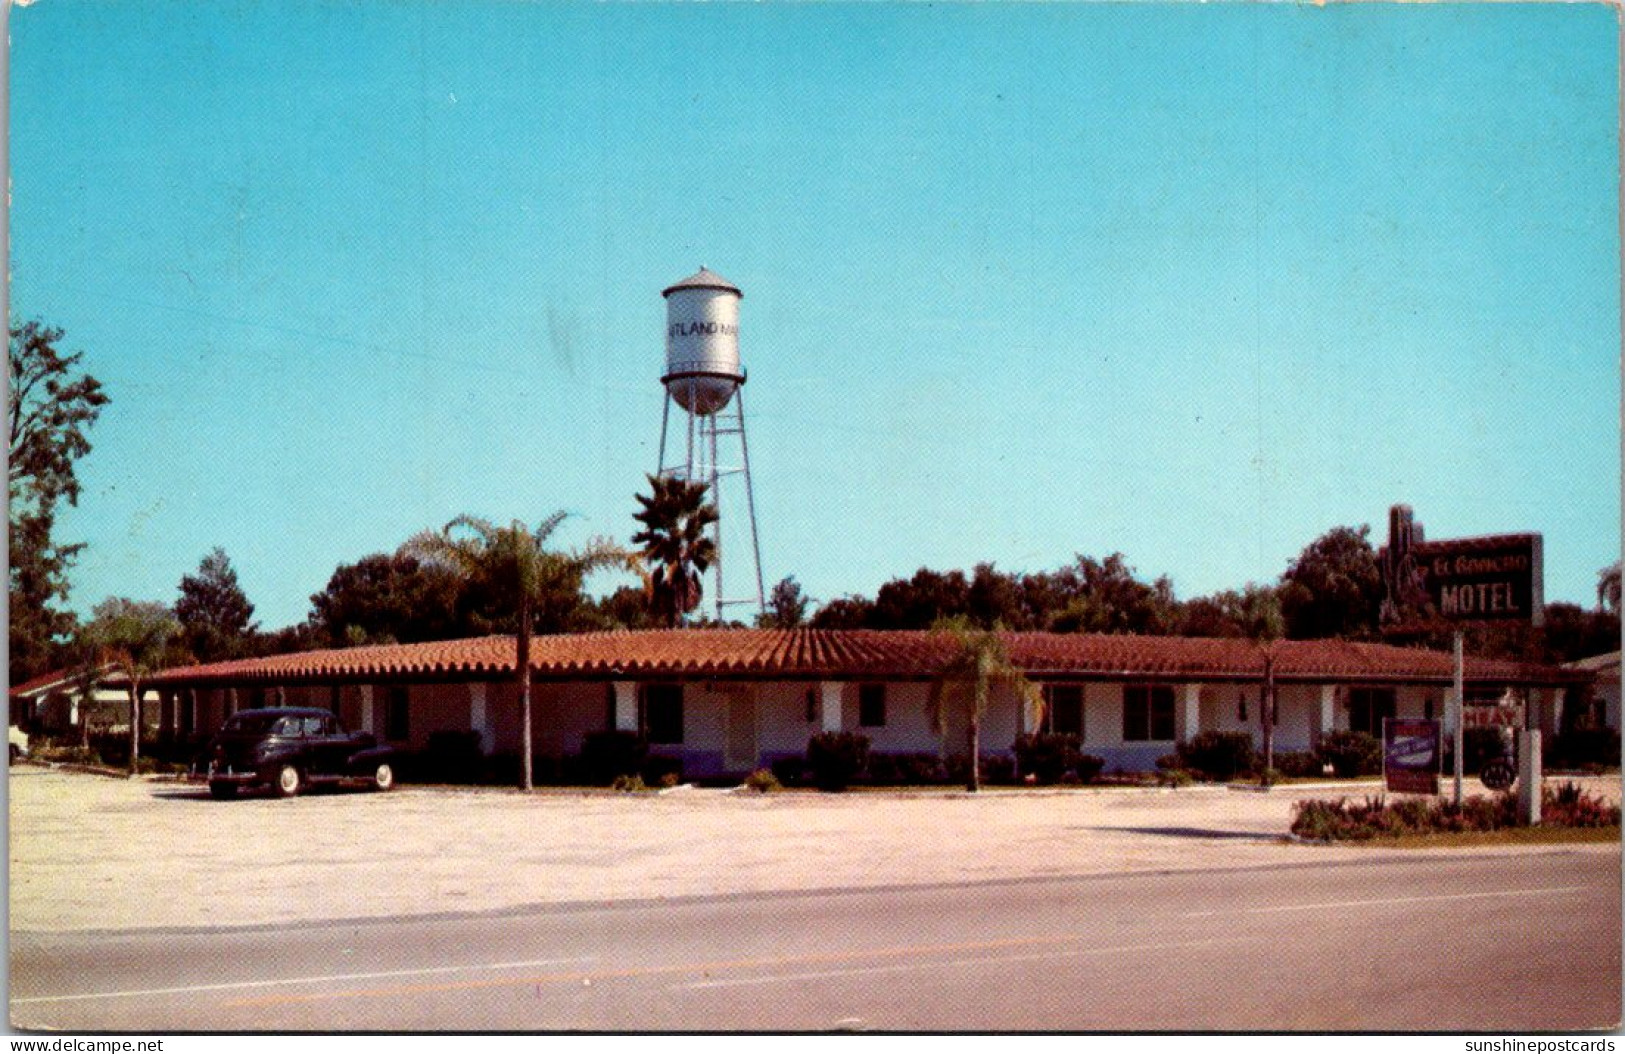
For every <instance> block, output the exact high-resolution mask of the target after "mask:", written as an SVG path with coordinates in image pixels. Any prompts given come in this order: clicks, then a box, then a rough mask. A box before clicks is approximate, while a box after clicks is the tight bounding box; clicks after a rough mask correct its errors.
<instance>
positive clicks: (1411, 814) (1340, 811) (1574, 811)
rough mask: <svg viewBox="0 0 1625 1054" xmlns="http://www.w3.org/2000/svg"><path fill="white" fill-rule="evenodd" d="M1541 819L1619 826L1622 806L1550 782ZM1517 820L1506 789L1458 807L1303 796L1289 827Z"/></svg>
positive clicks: (1329, 835) (1400, 829)
mask: <svg viewBox="0 0 1625 1054" xmlns="http://www.w3.org/2000/svg"><path fill="white" fill-rule="evenodd" d="M1541 813H1542V815H1541V822H1542V824H1543V825H1545V826H1549V827H1617V826H1618V825H1619V818H1620V811H1619V807H1618V806H1617V805H1609V804H1607V803H1606V802H1604V801H1603V799H1602V798H1600V797H1598V796H1597V795H1595V794H1592V793H1590V792H1587V791H1584V790H1582V789H1580V788H1579V787H1576V786H1574V785H1573V784H1567V785H1564V786H1561V787H1555V788H1553V787H1548V788H1546V790H1545V793H1544V794H1543V795H1542V809H1541ZM1516 826H1518V803H1517V799H1516V798H1515V797H1514V796H1513V795H1510V794H1497V795H1495V796H1493V797H1484V796H1479V795H1475V796H1473V797H1471V798H1468V799H1466V800H1465V801H1463V802H1462V803H1461V805H1460V806H1459V807H1458V806H1457V805H1456V804H1455V803H1454V802H1451V801H1445V800H1441V799H1436V798H1397V799H1395V800H1394V801H1392V802H1389V803H1386V804H1385V803H1384V802H1383V800H1382V799H1381V798H1376V797H1372V798H1367V799H1366V800H1365V801H1364V802H1359V803H1355V802H1351V801H1349V800H1348V799H1347V798H1342V799H1339V800H1337V801H1301V802H1298V803H1297V804H1296V806H1294V810H1293V817H1292V833H1293V834H1296V835H1298V836H1300V837H1303V838H1316V839H1352V840H1362V839H1371V838H1380V837H1395V836H1398V835H1407V834H1435V833H1451V832H1463V831H1465V832H1482V831H1500V830H1506V829H1507V828H1511V827H1516Z"/></svg>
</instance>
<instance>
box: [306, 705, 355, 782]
mask: <svg viewBox="0 0 1625 1054" xmlns="http://www.w3.org/2000/svg"><path fill="white" fill-rule="evenodd" d="M303 724H304V731H305V756H306V758H307V759H308V760H307V761H306V766H307V771H309V772H310V773H311V774H312V775H315V776H336V775H339V774H341V773H342V772H343V771H344V762H345V758H344V757H342V756H340V754H341V752H342V750H343V744H342V743H341V742H339V738H340V737H338V736H337V735H335V734H334V733H335V732H336V729H335V728H334V726H333V716H332V715H331V714H308V715H306V716H305V717H304V719H303Z"/></svg>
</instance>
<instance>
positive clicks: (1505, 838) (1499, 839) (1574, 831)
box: [1354, 826, 1619, 849]
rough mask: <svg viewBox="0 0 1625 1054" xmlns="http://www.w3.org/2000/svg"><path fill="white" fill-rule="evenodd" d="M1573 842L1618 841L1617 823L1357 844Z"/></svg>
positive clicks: (1410, 836) (1461, 845)
mask: <svg viewBox="0 0 1625 1054" xmlns="http://www.w3.org/2000/svg"><path fill="white" fill-rule="evenodd" d="M1576 842H1612V843H1614V844H1615V845H1617V844H1619V828H1618V827H1545V826H1541V827H1504V828H1502V829H1501V830H1498V831H1441V832H1437V833H1434V834H1402V835H1396V836H1392V837H1387V838H1371V839H1367V840H1365V841H1361V842H1356V843H1354V844H1357V845H1368V846H1376V847H1377V848H1381V849H1451V848H1475V847H1478V846H1486V845H1567V844H1572V843H1576Z"/></svg>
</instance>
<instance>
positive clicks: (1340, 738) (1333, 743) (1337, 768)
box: [1315, 732, 1382, 779]
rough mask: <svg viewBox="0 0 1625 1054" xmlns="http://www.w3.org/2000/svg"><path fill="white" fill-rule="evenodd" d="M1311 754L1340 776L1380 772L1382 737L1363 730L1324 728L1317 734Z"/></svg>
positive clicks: (1366, 774)
mask: <svg viewBox="0 0 1625 1054" xmlns="http://www.w3.org/2000/svg"><path fill="white" fill-rule="evenodd" d="M1315 757H1317V758H1319V759H1320V761H1321V763H1322V764H1326V765H1330V766H1331V767H1332V771H1333V772H1334V773H1336V774H1337V775H1338V776H1341V777H1342V778H1344V779H1348V778H1351V777H1354V776H1375V775H1379V774H1380V773H1381V772H1382V741H1381V740H1379V739H1378V738H1377V737H1375V736H1372V735H1368V734H1367V733H1365V732H1328V733H1326V734H1325V735H1324V736H1322V737H1321V738H1320V745H1319V746H1317V747H1316V748H1315Z"/></svg>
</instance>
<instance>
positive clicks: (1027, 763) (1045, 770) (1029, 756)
mask: <svg viewBox="0 0 1625 1054" xmlns="http://www.w3.org/2000/svg"><path fill="white" fill-rule="evenodd" d="M1079 746H1080V740H1079V739H1078V737H1077V736H1074V735H1063V734H1060V733H1056V732H1029V733H1027V734H1026V735H1020V736H1017V737H1016V742H1015V752H1016V763H1017V764H1018V765H1019V766H1020V770H1021V772H1022V774H1023V775H1026V776H1031V777H1033V778H1034V779H1035V780H1037V782H1039V783H1056V782H1058V781H1059V780H1060V779H1061V777H1062V776H1065V775H1066V774H1067V773H1068V772H1074V771H1076V769H1077V767H1078V758H1080V757H1081V756H1082V751H1081V750H1080V749H1079Z"/></svg>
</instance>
